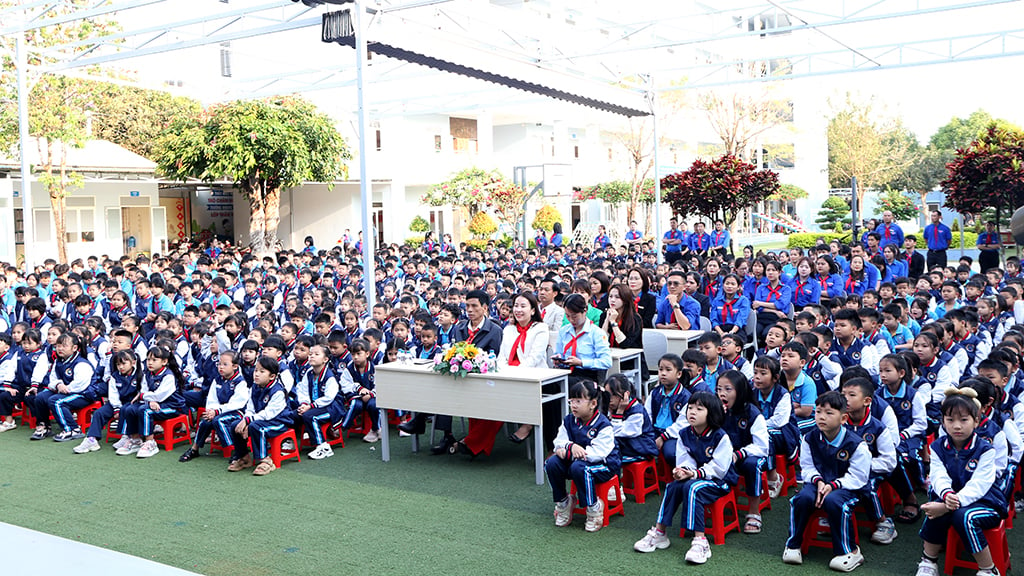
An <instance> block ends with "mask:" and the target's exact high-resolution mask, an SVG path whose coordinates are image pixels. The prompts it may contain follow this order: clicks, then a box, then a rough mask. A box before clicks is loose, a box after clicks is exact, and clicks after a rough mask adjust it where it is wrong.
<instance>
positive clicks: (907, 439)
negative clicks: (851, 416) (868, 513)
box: [875, 352, 928, 524]
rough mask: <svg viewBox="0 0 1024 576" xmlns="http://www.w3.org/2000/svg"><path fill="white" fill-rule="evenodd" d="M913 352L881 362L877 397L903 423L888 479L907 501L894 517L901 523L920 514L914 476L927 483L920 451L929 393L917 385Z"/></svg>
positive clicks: (900, 425) (900, 426)
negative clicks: (910, 358) (914, 374)
mask: <svg viewBox="0 0 1024 576" xmlns="http://www.w3.org/2000/svg"><path fill="white" fill-rule="evenodd" d="M904 354H906V355H904ZM910 354H912V353H910V352H906V353H901V354H889V355H887V356H884V357H883V358H882V359H881V360H880V361H879V362H878V377H879V379H880V381H881V386H880V387H879V388H878V390H877V391H876V392H875V396H876V397H880V398H881V399H883V400H884V401H885V402H887V403H888V404H889V406H890V407H891V408H892V409H893V413H894V414H895V415H896V421H897V423H898V426H899V438H897V442H898V444H897V445H896V457H897V463H896V468H895V469H894V470H893V472H892V474H891V475H890V476H889V479H888V482H889V485H890V486H892V487H893V489H895V490H896V494H898V495H899V497H900V499H901V500H902V501H903V509H902V510H901V511H900V513H899V514H898V515H897V516H896V518H894V520H896V522H899V523H901V524H912V523H914V522H915V521H916V520H917V518H918V515H919V513H918V506H917V497H916V496H915V495H914V489H913V484H912V483H911V478H914V479H915V480H916V481H917V482H918V483H920V484H923V477H922V476H921V474H922V466H921V461H920V460H921V456H920V452H921V447H922V444H924V432H925V430H926V429H927V427H928V415H927V408H926V406H925V404H926V402H927V399H926V398H925V397H926V394H918V393H917V390H916V389H915V388H914V386H913V371H912V369H911V367H910V365H909V361H908V355H910ZM915 358H916V356H915Z"/></svg>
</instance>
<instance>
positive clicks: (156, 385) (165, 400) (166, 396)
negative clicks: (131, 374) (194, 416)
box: [139, 366, 185, 410]
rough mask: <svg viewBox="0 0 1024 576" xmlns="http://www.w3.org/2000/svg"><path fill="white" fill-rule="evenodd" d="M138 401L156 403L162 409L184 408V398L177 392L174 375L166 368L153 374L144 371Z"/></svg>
mask: <svg viewBox="0 0 1024 576" xmlns="http://www.w3.org/2000/svg"><path fill="white" fill-rule="evenodd" d="M139 400H142V401H143V402H156V403H158V404H160V406H161V407H163V408H171V409H174V410H182V409H184V408H185V397H184V396H183V395H182V394H181V392H180V391H179V390H178V384H177V382H175V381H174V373H173V372H171V371H170V370H168V369H167V367H166V366H165V367H163V368H162V369H161V370H160V371H159V372H157V373H155V374H154V373H152V372H150V371H149V370H146V373H145V375H144V376H143V378H142V390H140V391H139Z"/></svg>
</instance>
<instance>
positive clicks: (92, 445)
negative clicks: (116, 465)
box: [71, 436, 100, 454]
mask: <svg viewBox="0 0 1024 576" xmlns="http://www.w3.org/2000/svg"><path fill="white" fill-rule="evenodd" d="M99 449H100V443H99V442H97V441H96V439H95V438H93V437H92V436H88V437H86V439H85V440H82V443H81V444H79V445H78V446H75V447H74V448H72V449H71V451H72V452H74V453H75V454H88V453H89V452H95V451H97V450H99Z"/></svg>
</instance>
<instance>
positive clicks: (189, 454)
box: [178, 447, 199, 462]
mask: <svg viewBox="0 0 1024 576" xmlns="http://www.w3.org/2000/svg"><path fill="white" fill-rule="evenodd" d="M198 456H199V451H198V450H196V449H195V448H192V447H189V449H188V450H185V453H184V454H182V455H181V457H180V458H178V462H188V461H189V460H192V459H194V458H196V457H198Z"/></svg>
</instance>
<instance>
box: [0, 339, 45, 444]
mask: <svg viewBox="0 0 1024 576" xmlns="http://www.w3.org/2000/svg"><path fill="white" fill-rule="evenodd" d="M42 340H43V337H42V335H40V334H39V330H33V329H31V328H29V329H27V330H25V332H24V333H23V334H22V335H21V349H20V350H19V351H18V352H17V353H16V354H15V356H16V358H17V363H16V364H15V367H14V374H13V376H12V378H11V380H10V381H9V382H0V418H3V422H2V423H0V432H7V431H8V430H14V429H15V428H17V427H18V424H17V423H15V421H14V416H13V414H14V406H15V405H16V404H18V403H19V402H22V401H24V400H25V393H26V392H27V391H28V389H29V387H30V386H31V384H32V369H33V368H35V365H36V363H37V361H38V360H39V357H40V356H42V355H43V348H42ZM27 404H28V403H27V402H26V406H25V409H26V410H27V409H28V406H27Z"/></svg>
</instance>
